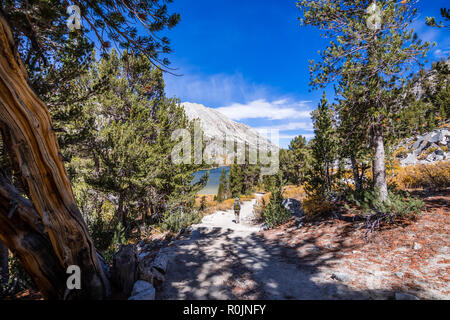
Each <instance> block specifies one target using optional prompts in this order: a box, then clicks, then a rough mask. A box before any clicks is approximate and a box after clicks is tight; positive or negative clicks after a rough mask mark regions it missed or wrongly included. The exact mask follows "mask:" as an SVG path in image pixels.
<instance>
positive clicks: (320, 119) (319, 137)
mask: <svg viewBox="0 0 450 320" xmlns="http://www.w3.org/2000/svg"><path fill="white" fill-rule="evenodd" d="M312 119H313V123H314V133H315V137H314V140H313V142H312V144H311V153H312V159H313V160H312V165H311V169H310V172H309V173H308V180H307V191H308V192H309V193H314V194H317V195H319V196H320V197H325V195H326V194H327V193H331V189H332V185H333V180H334V176H335V175H334V173H333V167H334V164H335V160H336V158H337V147H338V145H337V139H336V125H335V124H334V115H333V111H332V110H331V108H330V106H329V105H328V102H327V99H326V97H325V94H324V95H323V97H322V100H321V101H320V104H319V106H318V108H317V109H316V110H314V112H313V114H312Z"/></svg>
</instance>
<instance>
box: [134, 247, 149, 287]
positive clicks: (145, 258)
mask: <svg viewBox="0 0 450 320" xmlns="http://www.w3.org/2000/svg"><path fill="white" fill-rule="evenodd" d="M152 266H153V257H152V255H150V253H148V254H146V255H143V254H142V253H141V255H140V257H139V263H138V266H137V279H138V280H144V281H147V282H149V283H153V271H152Z"/></svg>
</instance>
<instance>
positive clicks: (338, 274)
mask: <svg viewBox="0 0 450 320" xmlns="http://www.w3.org/2000/svg"><path fill="white" fill-rule="evenodd" d="M331 279H333V280H337V281H341V282H347V281H348V280H350V276H349V275H348V274H345V273H341V272H335V273H333V274H332V275H331Z"/></svg>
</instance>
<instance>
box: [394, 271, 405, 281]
mask: <svg viewBox="0 0 450 320" xmlns="http://www.w3.org/2000/svg"><path fill="white" fill-rule="evenodd" d="M394 275H395V276H396V277H397V278H400V279H401V278H403V276H404V275H405V274H404V273H403V272H400V271H397V272H394Z"/></svg>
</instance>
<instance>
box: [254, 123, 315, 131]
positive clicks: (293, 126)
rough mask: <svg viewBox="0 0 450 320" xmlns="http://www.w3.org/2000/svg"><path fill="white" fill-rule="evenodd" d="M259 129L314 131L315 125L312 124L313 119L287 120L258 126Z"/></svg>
mask: <svg viewBox="0 0 450 320" xmlns="http://www.w3.org/2000/svg"><path fill="white" fill-rule="evenodd" d="M256 129H257V130H274V129H278V130H280V131H291V130H306V131H313V130H314V127H313V125H312V122H311V121H308V122H307V121H303V122H287V123H283V124H279V125H272V126H264V127H257V128H256Z"/></svg>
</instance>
